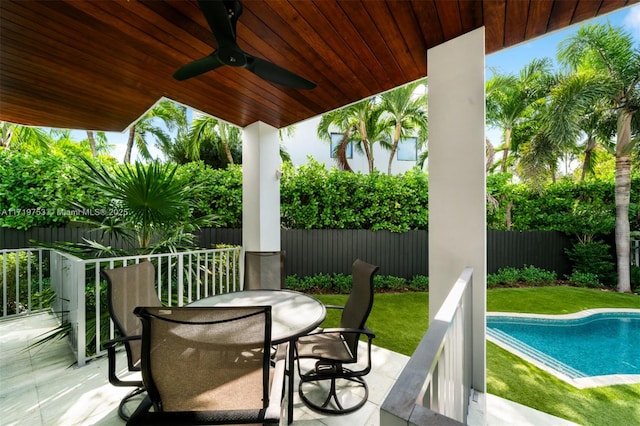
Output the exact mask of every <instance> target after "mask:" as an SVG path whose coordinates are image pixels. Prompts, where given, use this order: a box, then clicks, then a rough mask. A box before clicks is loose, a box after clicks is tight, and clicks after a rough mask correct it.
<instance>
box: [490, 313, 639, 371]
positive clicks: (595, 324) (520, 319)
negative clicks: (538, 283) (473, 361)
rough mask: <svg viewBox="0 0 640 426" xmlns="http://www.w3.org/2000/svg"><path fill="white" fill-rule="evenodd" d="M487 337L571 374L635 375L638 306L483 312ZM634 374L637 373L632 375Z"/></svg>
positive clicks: (637, 356)
mask: <svg viewBox="0 0 640 426" xmlns="http://www.w3.org/2000/svg"><path fill="white" fill-rule="evenodd" d="M487 335H488V336H489V337H490V340H493V341H495V342H496V343H498V344H500V345H501V346H503V347H504V346H506V347H507V349H509V350H511V351H512V352H516V353H518V354H524V355H525V356H526V357H527V358H528V360H533V361H535V363H540V364H542V365H544V366H546V367H547V368H546V369H551V370H555V371H557V372H559V373H561V374H562V375H566V376H568V377H569V378H571V379H580V378H585V377H593V376H606V375H640V311H638V310H606V311H605V310H589V311H582V312H580V313H578V314H572V315H546V316H545V315H535V316H523V315H518V314H488V315H487ZM638 377H639V378H640V376H638Z"/></svg>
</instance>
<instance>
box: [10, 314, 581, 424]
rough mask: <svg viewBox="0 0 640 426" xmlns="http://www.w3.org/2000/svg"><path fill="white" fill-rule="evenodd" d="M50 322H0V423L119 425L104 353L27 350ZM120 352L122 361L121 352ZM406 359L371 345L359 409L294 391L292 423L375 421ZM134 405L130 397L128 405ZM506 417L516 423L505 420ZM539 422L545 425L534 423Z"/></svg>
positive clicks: (35, 318)
mask: <svg viewBox="0 0 640 426" xmlns="http://www.w3.org/2000/svg"><path fill="white" fill-rule="evenodd" d="M55 326H56V321H55V319H54V318H53V316H52V315H50V314H48V313H42V314H36V315H31V316H25V317H22V318H19V319H13V320H3V321H0V419H2V420H1V421H0V423H1V424H2V425H3V426H14V425H20V426H22V425H27V426H40V425H46V426H54V425H59V426H72V425H82V426H84V425H101V426H116V425H117V426H122V425H123V424H124V422H123V421H122V420H121V419H120V418H119V417H118V414H117V409H118V404H119V402H120V400H121V399H122V398H123V397H124V396H125V395H126V394H127V393H128V392H129V391H130V390H131V388H116V387H114V386H112V385H110V384H109V382H108V380H107V358H106V356H105V357H102V358H99V359H96V360H93V361H91V362H89V363H88V364H87V365H86V366H84V367H81V368H78V367H75V366H74V365H73V363H74V358H73V355H72V353H71V350H70V348H69V346H68V344H67V341H66V340H63V341H57V342H52V343H49V344H47V345H44V346H40V347H36V348H29V345H30V344H32V343H34V342H35V341H36V340H38V337H39V336H40V335H42V334H43V333H45V332H47V331H48V330H50V329H51V328H53V327H55ZM121 356H122V357H123V361H124V354H121ZM407 361H408V357H406V356H404V355H401V354H398V353H395V352H391V351H388V350H385V349H382V348H378V347H374V351H373V369H372V372H371V373H370V374H369V375H368V376H367V378H366V380H367V383H368V384H369V400H368V402H367V403H366V404H365V406H364V407H362V408H361V409H360V410H358V411H357V412H355V413H352V414H349V415H344V416H327V415H323V414H318V413H316V412H314V411H311V410H310V409H308V408H307V407H306V406H304V404H303V403H302V402H301V401H300V399H299V397H298V395H297V392H294V407H295V411H294V420H295V421H294V423H293V424H294V425H300V426H342V425H344V426H360V425H363V426H364V425H367V426H380V421H379V407H380V404H381V403H382V401H383V400H384V397H385V396H386V394H387V392H388V391H389V389H390V388H391V386H392V385H393V383H394V381H395V379H396V377H397V376H398V375H399V374H400V371H401V370H402V368H403V367H404V365H405V364H406V362H407ZM119 365H126V362H125V363H122V364H119ZM296 389H297V383H296ZM482 396H483V397H484V395H482ZM486 401H487V405H488V407H489V408H488V411H489V412H492V407H495V411H494V414H493V415H489V416H488V417H487V418H486V423H485V424H489V425H500V424H505V425H506V424H512V425H516V424H517V425H523V426H524V425H539V424H545V425H556V424H557V425H560V424H562V425H565V424H568V423H565V422H564V421H561V420H560V419H556V418H553V417H550V416H548V415H546V414H543V413H540V412H535V410H532V409H530V408H528V407H522V406H518V405H517V404H514V403H511V402H509V401H506V400H502V399H500V398H497V397H493V396H491V395H489V396H488V397H487V398H486ZM135 406H136V403H135V402H134V401H132V403H131V408H132V409H133V408H135ZM482 406H483V407H484V405H482ZM480 410H481V411H484V409H483V408H482V409H480ZM483 414H484V413H482V412H480V413H475V414H474V416H473V419H475V420H473V422H472V423H473V424H475V425H480V424H482V423H483V420H482V419H483V417H485V416H484V415H483ZM510 418H511V419H513V420H516V419H517V421H515V422H511V421H510V420H509V419H510ZM526 419H529V420H528V421H529V422H527V420H526ZM470 421H471V417H470ZM541 421H542V422H544V423H539V422H541ZM382 426H384V425H382Z"/></svg>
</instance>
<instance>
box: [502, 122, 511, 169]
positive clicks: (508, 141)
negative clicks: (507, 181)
mask: <svg viewBox="0 0 640 426" xmlns="http://www.w3.org/2000/svg"><path fill="white" fill-rule="evenodd" d="M512 132H513V128H511V127H507V128H506V129H505V131H504V150H503V151H502V166H501V167H500V171H501V172H502V173H505V172H506V171H507V157H509V148H510V147H511V133H512Z"/></svg>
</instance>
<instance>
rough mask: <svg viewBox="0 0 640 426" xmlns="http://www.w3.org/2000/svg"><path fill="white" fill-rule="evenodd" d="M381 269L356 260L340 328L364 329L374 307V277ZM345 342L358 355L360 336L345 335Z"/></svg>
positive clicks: (352, 268)
mask: <svg viewBox="0 0 640 426" xmlns="http://www.w3.org/2000/svg"><path fill="white" fill-rule="evenodd" d="M378 269H379V267H378V266H375V265H371V264H369V263H367V262H364V261H362V260H360V259H356V261H355V262H353V266H352V267H351V276H352V280H353V286H352V287H351V293H349V298H348V299H347V303H346V304H345V305H344V310H343V311H342V317H341V319H340V327H342V328H358V329H362V328H363V327H364V326H365V323H366V322H367V318H368V317H369V314H370V313H371V308H372V307H373V276H374V275H375V274H376V272H378ZM344 338H345V341H346V342H347V345H349V349H350V350H351V353H352V354H354V356H357V353H358V340H359V338H360V336H359V335H357V334H354V333H349V334H344Z"/></svg>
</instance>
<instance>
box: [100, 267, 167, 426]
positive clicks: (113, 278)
mask: <svg viewBox="0 0 640 426" xmlns="http://www.w3.org/2000/svg"><path fill="white" fill-rule="evenodd" d="M102 276H103V277H104V278H105V279H106V280H107V300H108V306H109V315H111V319H112V320H113V324H114V325H115V328H116V330H117V332H118V337H116V338H114V339H112V340H109V341H108V342H106V343H105V345H104V346H105V348H106V349H107V355H108V359H109V369H108V376H109V383H111V384H112V385H114V386H123V387H134V389H133V390H132V391H131V392H130V393H129V394H127V395H126V396H125V397H124V398H123V399H122V401H121V402H120V405H119V407H118V415H119V416H120V417H121V418H122V419H123V420H128V418H129V415H128V414H127V413H126V412H125V411H126V410H125V407H126V404H127V402H129V400H130V399H132V398H133V397H135V396H136V395H139V394H141V393H142V392H144V390H145V389H144V385H143V383H142V381H141V380H124V379H121V378H120V377H119V376H118V373H117V371H116V370H117V361H116V355H117V352H116V349H117V348H118V347H120V346H121V345H122V346H124V348H125V351H126V355H127V370H128V371H129V372H136V371H140V353H141V341H140V339H141V334H142V324H141V323H140V319H138V317H136V316H135V314H134V313H133V311H134V309H135V308H136V307H137V306H162V303H161V302H160V299H159V298H158V295H157V293H156V288H155V267H154V266H153V264H152V263H151V262H140V263H138V264H135V265H129V266H124V267H120V268H114V269H104V270H102Z"/></svg>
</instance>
